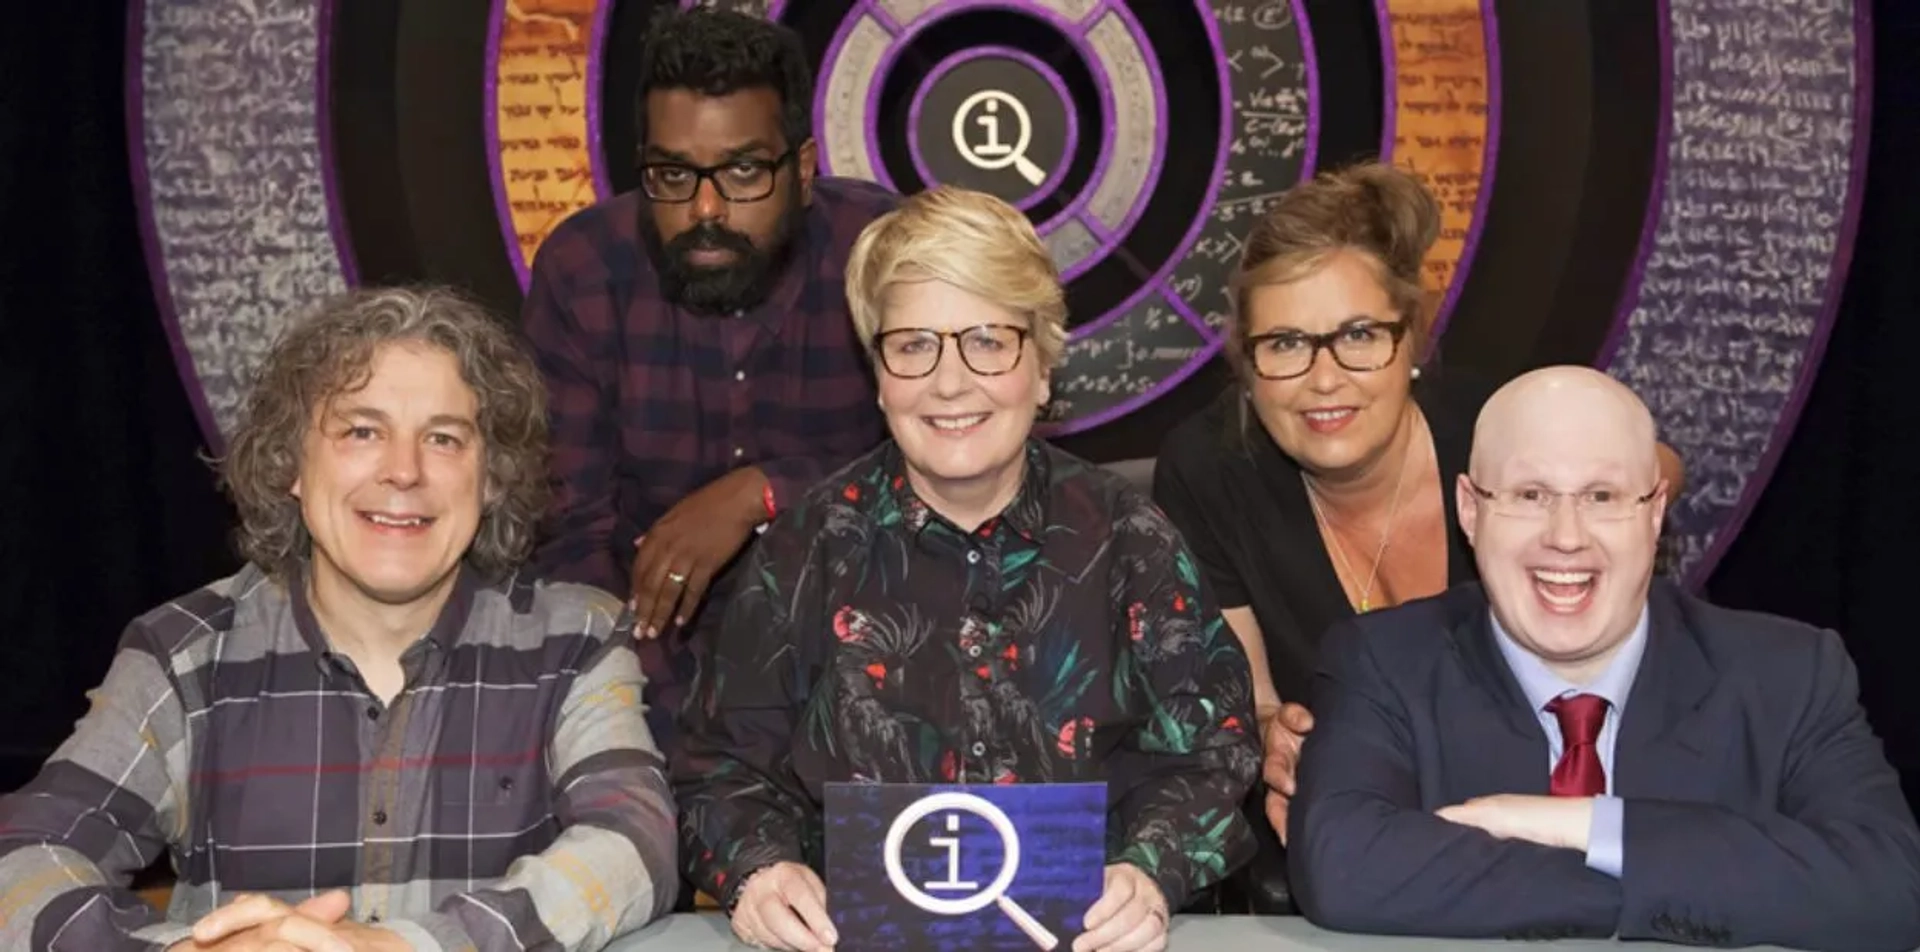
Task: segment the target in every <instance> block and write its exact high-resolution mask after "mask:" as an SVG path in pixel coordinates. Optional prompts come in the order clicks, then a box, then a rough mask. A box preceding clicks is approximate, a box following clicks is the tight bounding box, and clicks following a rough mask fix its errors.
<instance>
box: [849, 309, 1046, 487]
mask: <svg viewBox="0 0 1920 952" xmlns="http://www.w3.org/2000/svg"><path fill="white" fill-rule="evenodd" d="M986 324H1003V325H1011V326H1013V327H1019V328H1026V327H1028V326H1029V325H1028V321H1027V319H1026V318H1025V317H1023V316H1021V315H1017V314H1014V313H1012V312H1010V311H1008V310H1007V309H1006V308H1003V307H1001V306H999V305H997V304H994V303H993V302H991V301H988V300H986V299H984V298H981V297H979V296H977V295H974V294H971V293H969V292H967V291H964V290H962V289H960V288H957V287H955V286H953V285H951V284H948V283H946V282H944V281H931V280H928V281H905V282H902V283H900V284H897V285H894V286H893V287H892V288H891V289H889V291H888V292H887V297H886V304H885V307H884V311H883V314H882V316H881V321H880V328H879V331H880V334H881V335H887V334H888V332H889V331H894V330H898V329H901V328H921V329H925V330H931V331H938V332H947V331H964V330H967V329H969V328H975V327H979V326H981V325H986ZM894 341H895V338H894V337H892V336H883V337H882V338H881V342H879V343H877V345H876V346H879V347H888V346H893V342H894ZM916 346H919V347H929V346H932V345H931V343H930V342H922V343H920V344H917V345H916ZM938 346H939V347H940V348H941V352H940V360H939V363H938V364H936V365H935V366H934V369H933V372H932V373H930V374H927V375H926V376H924V377H916V378H903V377H900V376H898V375H896V374H894V373H892V372H889V371H888V370H887V369H886V368H885V366H884V365H883V366H882V367H881V369H880V373H879V382H880V408H881V410H882V411H884V412H885V413H886V417H887V426H888V428H889V429H891V430H892V432H893V438H894V440H895V441H896V442H898V443H899V444H900V450H901V453H902V454H903V455H904V456H905V457H906V461H907V472H908V478H909V479H911V480H913V483H914V490H915V491H916V492H918V493H920V494H921V495H922V496H923V497H927V502H928V503H929V504H931V505H934V506H935V507H936V508H938V507H939V501H940V500H942V499H955V498H981V497H983V496H985V497H993V498H998V497H999V496H1000V495H1001V494H1002V493H1001V492H995V491H993V490H999V491H1004V495H1005V496H1006V497H1007V498H1009V499H1010V498H1011V497H1012V495H1013V492H1014V491H1015V490H1016V489H1017V487H1018V485H1019V481H1020V476H1021V473H1022V469H1021V463H1022V461H1023V459H1024V451H1025V446H1026V440H1027V436H1028V434H1030V433H1032V432H1033V421H1034V416H1035V414H1036V413H1037V412H1038V411H1039V409H1040V407H1041V406H1043V405H1045V404H1046V402H1047V399H1048V397H1049V394H1050V391H1049V388H1048V379H1047V374H1046V372H1045V371H1044V370H1043V369H1042V367H1041V360H1040V359H1039V355H1038V354H1037V353H1036V352H1035V351H1034V346H1033V342H1032V341H1031V340H1030V339H1029V340H1025V341H1023V342H1021V343H1019V344H1018V345H1011V344H1007V345H996V344H994V343H993V342H991V341H989V340H987V339H985V338H984V337H982V338H981V339H979V340H976V341H974V342H973V343H972V344H970V345H968V346H972V347H974V348H976V351H975V353H976V354H982V355H984V354H985V353H986V351H988V350H989V349H992V348H995V347H999V346H1017V347H1018V348H1019V349H1020V353H1019V362H1018V363H1017V364H1015V365H1014V367H1013V369H1012V370H1010V371H1008V372H1006V373H1003V374H997V375H991V376H989V375H983V374H979V373H976V372H974V371H973V370H971V369H969V368H968V366H967V364H966V362H965V361H964V360H962V359H961V355H960V353H959V350H958V347H960V346H962V345H961V343H960V342H959V341H956V340H953V339H942V340H941V343H940V344H939V345H938ZM975 363H976V364H978V365H982V366H986V365H987V364H986V363H985V359H984V358H983V357H981V356H976V357H975ZM991 514H992V513H987V515H991Z"/></svg>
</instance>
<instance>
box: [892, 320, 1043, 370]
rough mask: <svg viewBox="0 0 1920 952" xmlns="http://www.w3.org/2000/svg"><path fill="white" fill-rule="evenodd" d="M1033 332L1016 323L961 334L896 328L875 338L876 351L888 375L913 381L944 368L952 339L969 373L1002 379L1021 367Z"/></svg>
mask: <svg viewBox="0 0 1920 952" xmlns="http://www.w3.org/2000/svg"><path fill="white" fill-rule="evenodd" d="M1029 333H1030V331H1028V330H1027V329H1026V328H1024V327H1015V326H1013V325H1012V324H980V325H977V326H974V327H963V328H961V329H960V330H957V331H936V330H932V329H930V328H925V327H896V328H894V329H893V330H889V331H881V332H880V333H878V334H875V335H873V351H874V353H876V354H878V355H879V356H880V366H881V367H883V368H885V370H886V371H887V373H890V374H892V375H894V376H896V377H903V378H906V379H908V380H912V379H914V378H917V377H925V376H926V375H928V374H930V373H933V370H934V368H935V367H938V366H940V355H942V354H944V353H946V352H947V339H948V338H952V339H953V342H954V346H955V347H956V348H957V349H958V350H959V351H960V362H961V363H964V364H966V365H967V369H968V370H971V371H973V372H974V373H976V374H979V375H981V376H983V377H998V376H1000V375H1001V374H1004V373H1007V372H1009V371H1011V370H1013V368H1015V367H1018V366H1020V355H1021V354H1023V353H1025V352H1026V350H1027V348H1026V343H1027V335H1028V334H1029Z"/></svg>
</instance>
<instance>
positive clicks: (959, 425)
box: [920, 413, 992, 436]
mask: <svg viewBox="0 0 1920 952" xmlns="http://www.w3.org/2000/svg"><path fill="white" fill-rule="evenodd" d="M990 416H992V414H990V413H970V414H967V415H966V416H937V417H936V416H930V417H921V418H920V419H922V420H924V421H926V424H927V425H928V426H930V427H932V428H933V429H934V430H935V431H936V432H938V433H943V434H947V435H952V436H965V435H967V434H969V433H972V432H974V431H976V430H978V429H980V427H982V426H984V425H986V422H987V418H988V417H990Z"/></svg>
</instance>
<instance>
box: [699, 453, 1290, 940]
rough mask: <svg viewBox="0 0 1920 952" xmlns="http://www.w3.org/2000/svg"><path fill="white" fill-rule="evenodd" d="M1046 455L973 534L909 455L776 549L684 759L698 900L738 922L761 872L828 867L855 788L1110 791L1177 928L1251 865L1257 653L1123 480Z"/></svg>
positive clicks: (763, 564)
mask: <svg viewBox="0 0 1920 952" xmlns="http://www.w3.org/2000/svg"><path fill="white" fill-rule="evenodd" d="M1026 453H1027V466H1026V475H1025V477H1024V481H1023V483H1022V486H1021V488H1020V490H1019V492H1018V494H1017V495H1016V496H1015V497H1014V500H1013V502H1012V503H1011V504H1009V505H1008V507H1007V508H1006V510H1005V511H1003V512H1002V513H1001V514H1000V515H999V516H996V517H995V518H993V519H990V520H988V521H987V522H986V523H985V524H984V525H982V526H980V527H979V528H978V529H977V530H975V531H973V532H970V533H969V532H963V531H961V530H960V529H959V528H957V527H955V526H954V525H953V523H951V522H949V521H947V520H946V519H945V518H943V517H941V516H940V515H939V514H938V513H935V512H934V511H932V510H931V509H930V508H928V506H927V504H926V503H925V502H923V501H921V500H920V499H919V498H918V497H917V496H916V494H915V493H914V491H913V489H912V488H911V487H910V486H909V485H908V483H907V480H906V478H905V475H904V473H905V468H904V462H903V460H902V458H901V455H900V450H899V449H898V447H897V446H896V445H895V444H894V443H893V442H892V441H889V442H887V443H885V444H883V445H882V446H881V447H880V448H878V449H876V450H874V451H873V452H871V453H869V454H867V455H866V456H865V457H863V458H861V459H860V460H858V461H856V462H854V463H853V464H851V465H850V466H848V467H847V468H846V469H844V470H842V471H841V472H840V473H839V474H838V475H836V476H834V477H832V478H830V479H828V480H827V481H825V482H823V483H821V484H820V485H818V486H816V487H814V488H813V489H812V490H811V491H809V492H808V493H807V494H806V496H805V498H804V499H803V500H802V501H801V502H800V503H799V504H798V505H795V506H793V507H791V508H789V509H788V510H787V511H786V512H784V513H783V514H782V515H781V516H780V518H779V519H778V520H777V521H776V522H775V523H774V524H773V525H772V526H771V527H770V528H769V529H768V531H767V532H766V534H765V535H764V536H763V537H762V538H761V540H760V542H759V544H758V545H757V546H756V547H755V550H754V553H753V555H752V556H751V557H750V562H749V563H748V565H747V567H746V571H745V573H744V574H743V575H742V577H741V581H740V584H741V588H740V590H739V591H738V592H737V594H736V595H735V596H734V600H733V602H732V604H731V605H730V606H729V608H728V611H727V616H726V619H725V622H724V624H723V625H722V626H721V630H720V632H719V634H718V636H717V637H716V638H715V639H714V640H713V641H712V642H711V643H708V644H704V645H701V646H700V647H699V649H698V651H699V661H700V675H699V677H698V679H697V680H696V682H695V684H694V688H693V692H692V694H691V695H690V696H689V698H688V701H687V704H686V707H685V708H684V709H683V711H682V713H681V719H682V720H681V729H682V731H683V736H682V737H681V745H680V746H681V749H680V750H679V751H678V752H677V754H676V756H674V757H673V758H672V761H671V764H672V776H673V783H674V788H675V794H676V797H677V799H678V800H679V802H680V805H681V818H680V827H681V831H680V836H681V843H682V851H681V855H682V856H683V857H684V858H685V866H686V868H687V871H688V874H689V875H690V876H691V877H692V879H693V882H694V884H695V885H696V886H698V887H700V888H701V889H702V890H704V891H706V892H707V893H708V894H709V895H712V896H715V897H717V898H719V899H720V900H721V901H722V902H723V903H725V904H727V905H728V906H731V905H732V902H733V891H734V890H735V889H737V888H738V886H739V884H740V882H741V881H742V879H743V878H744V877H745V876H746V875H747V874H749V873H751V872H753V871H754V870H756V869H758V868H760V867H762V866H766V865H768V864H771V863H775V862H779V861H781V860H792V861H795V862H802V863H808V864H809V865H811V866H813V867H814V868H815V869H819V868H820V866H821V860H822V856H823V850H822V830H823V824H822V822H821V817H820V809H821V807H820V804H821V800H822V791H823V788H824V785H825V784H827V783H829V782H836V781H851V782H862V781H868V782H887V783H1023V782H1034V783H1045V782H1054V783H1067V782H1085V781H1105V782H1106V783H1107V785H1108V786H1107V789H1108V810H1109V813H1108V824H1107V828H1108V850H1107V853H1108V857H1109V862H1128V863H1133V864H1135V865H1137V866H1139V867H1140V868H1141V869H1143V870H1145V871H1146V872H1147V874H1148V875H1150V876H1152V877H1153V879H1154V881H1155V882H1156V883H1158V884H1159V886H1160V889H1161V891H1162V892H1163V893H1164V894H1165V896H1166V899H1167V902H1168V903H1169V905H1170V906H1171V907H1172V908H1174V909H1179V908H1180V907H1181V906H1182V905H1183V904H1184V903H1185V901H1186V900H1187V898H1188V897H1190V896H1191V895H1192V894H1193V892H1194V891H1195V890H1197V889H1200V888H1202V887H1205V886H1208V885H1210V884H1212V883H1215V882H1217V881H1219V880H1220V879H1222V878H1224V877H1225V875H1226V874H1227V873H1228V872H1230V871H1231V870H1233V869H1234V868H1235V867H1237V866H1238V865H1239V864H1240V863H1242V862H1244V861H1245V860H1246V859H1247V858H1248V857H1249V856H1250V855H1251V854H1252V850H1253V841H1252V838H1251V833H1250V831H1249V829H1248V826H1247V823H1246V820H1245V819H1244V818H1243V817H1242V815H1241V813H1240V810H1239V805H1240V802H1241V799H1242V797H1244V796H1245V795H1246V793H1247V791H1248V790H1249V788H1250V787H1251V785H1252V784H1253V782H1254V779H1255V778H1256V777H1257V775H1258V773H1259V763H1260V750H1259V744H1258V741H1257V739H1256V738H1257V734H1256V732H1255V730H1254V725H1253V710H1252V688H1251V679H1250V677H1249V675H1248V668H1247V659H1246V655H1245V654H1244V653H1243V652H1242V651H1241V648H1240V645H1239V642H1238V641H1237V640H1235V638H1234V637H1233V634H1232V632H1231V631H1229V630H1228V629H1227V627H1226V624H1225V622H1224V621H1223V620H1222V618H1221V616H1220V613H1219V611H1218V609H1217V607H1216V606H1215V605H1214V603H1213V599H1212V596H1211V595H1210V594H1209V593H1208V592H1207V590H1206V588H1205V586H1204V583H1202V582H1201V580H1200V577H1199V574H1198V572H1197V570H1196V568H1195V565H1194V561H1193V557H1192V556H1191V555H1190V554H1189V552H1188V550H1187V546H1186V544H1185V542H1183V541H1182V540H1181V537H1180V535H1179V533H1178V532H1177V531H1176V530H1175V529H1174V528H1173V526H1172V524H1171V523H1170V522H1168V521H1167V519H1166V517H1165V516H1163V515H1162V514H1161V513H1160V511H1159V510H1158V509H1156V508H1154V506H1153V504H1152V503H1151V502H1150V501H1149V500H1148V499H1147V497H1146V496H1145V494H1143V493H1141V492H1139V491H1137V490H1135V489H1134V488H1133V487H1132V485H1131V484H1129V483H1127V482H1126V481H1125V480H1124V479H1123V478H1122V477H1120V476H1118V475H1115V474H1112V473H1109V472H1107V471H1105V470H1102V469H1099V468H1097V467H1094V466H1092V465H1090V464H1088V463H1086V462H1084V461H1082V460H1080V459H1077V458H1075V457H1073V456H1071V455H1069V454H1067V453H1065V452H1063V451H1061V450H1059V449H1056V448H1054V447H1052V446H1049V445H1047V444H1045V443H1042V442H1040V441H1038V440H1029V441H1028V444H1027V450H1026Z"/></svg>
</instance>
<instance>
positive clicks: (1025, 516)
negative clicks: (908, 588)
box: [843, 437, 1053, 542]
mask: <svg viewBox="0 0 1920 952" xmlns="http://www.w3.org/2000/svg"><path fill="white" fill-rule="evenodd" d="M1025 452H1026V455H1027V466H1026V472H1025V473H1024V474H1022V475H1021V477H1020V489H1019V491H1018V492H1016V493H1014V496H1013V501H1012V502H1009V503H1007V507H1006V508H1005V509H1002V510H1000V512H999V513H998V514H996V515H995V516H993V517H992V518H990V519H988V520H987V521H986V522H983V523H981V524H980V528H979V529H976V530H975V531H974V534H975V535H978V536H981V537H990V536H992V535H993V533H994V532H995V531H996V530H997V529H999V528H1000V527H1001V526H1005V527H1006V528H1007V529H1009V530H1011V531H1012V532H1013V533H1014V534H1015V535H1018V536H1019V537H1020V538H1022V539H1025V540H1027V541H1028V542H1036V541H1038V540H1039V538H1040V532H1041V530H1042V529H1043V528H1045V526H1046V522H1047V512H1046V509H1047V506H1046V502H1047V488H1048V486H1049V484H1050V483H1051V481H1052V473H1053V467H1052V461H1051V460H1050V459H1048V457H1047V453H1046V448H1045V447H1044V446H1043V445H1041V443H1040V441H1039V440H1036V439H1033V438H1032V437H1028V438H1027V443H1026V450H1025ZM847 490H848V492H846V493H843V495H845V496H846V498H847V499H848V501H849V502H853V503H854V504H855V505H858V506H861V508H862V509H863V511H866V512H868V513H870V514H871V513H876V512H884V511H887V510H888V509H892V510H893V511H897V512H898V513H900V519H901V522H902V524H904V525H905V526H906V527H907V529H908V531H910V532H914V533H919V532H921V531H923V530H925V529H926V528H927V526H928V525H930V524H933V523H936V522H937V523H939V524H940V525H943V526H946V527H948V528H950V529H952V530H953V531H955V532H958V531H959V529H958V527H957V526H954V525H953V524H952V523H951V522H948V521H947V520H946V519H945V518H942V517H941V516H940V514H939V513H936V512H934V511H933V509H932V508H931V507H929V506H928V505H927V504H926V502H925V501H924V500H922V499H921V498H920V495H919V494H918V493H916V492H914V491H913V483H911V482H910V481H908V479H907V460H906V456H905V454H903V453H901V452H900V444H899V443H898V442H897V441H894V440H888V441H887V445H886V452H885V454H884V456H883V457H882V462H881V465H880V466H879V467H877V468H875V469H874V470H873V471H872V473H871V475H870V476H869V477H868V482H867V485H866V486H865V487H864V490H863V489H861V488H857V487H856V486H853V485H850V486H848V487H847Z"/></svg>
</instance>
